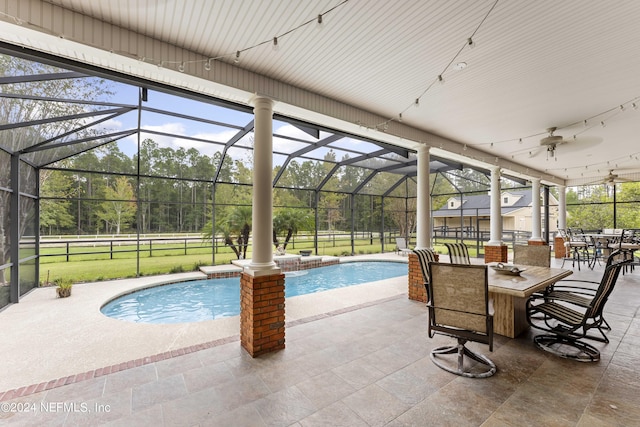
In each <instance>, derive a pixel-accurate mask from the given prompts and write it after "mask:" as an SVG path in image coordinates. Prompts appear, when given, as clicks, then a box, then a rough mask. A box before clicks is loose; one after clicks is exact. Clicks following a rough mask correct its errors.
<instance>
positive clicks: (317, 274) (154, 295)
mask: <svg viewBox="0 0 640 427" xmlns="http://www.w3.org/2000/svg"><path fill="white" fill-rule="evenodd" d="M406 274H407V264H406V263H399V262H383V261H375V262H349V263H343V264H337V265H331V266H327V267H319V268H314V269H310V270H301V271H292V272H287V273H285V276H286V279H285V297H287V298H288V297H294V296H297V295H304V294H310V293H314V292H322V291H326V290H329V289H335V288H342V287H345V286H353V285H358V284H362V283H367V282H373V281H376V280H382V279H389V278H392V277H398V276H404V275H406ZM100 311H102V313H103V314H105V315H106V316H109V317H113V318H116V319H121V320H127V321H131V322H139V323H184V322H200V321H204V320H212V319H220V318H223V317H230V316H237V315H239V314H240V278H238V277H232V278H228V279H207V280H193V281H190V282H181V283H173V284H170V285H162V286H155V287H152V288H146V289H142V290H139V291H136V292H132V293H130V294H127V295H123V296H121V297H118V298H116V299H114V300H112V301H109V302H108V303H107V304H105V305H104V306H103V307H102V308H101V310H100Z"/></svg>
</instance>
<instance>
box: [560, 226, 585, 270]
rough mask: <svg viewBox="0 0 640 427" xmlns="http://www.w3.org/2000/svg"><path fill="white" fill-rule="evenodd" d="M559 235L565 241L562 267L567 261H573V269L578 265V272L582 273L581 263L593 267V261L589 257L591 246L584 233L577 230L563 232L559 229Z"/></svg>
mask: <svg viewBox="0 0 640 427" xmlns="http://www.w3.org/2000/svg"><path fill="white" fill-rule="evenodd" d="M558 233H559V234H560V237H562V240H563V241H564V247H565V256H564V257H563V258H562V267H563V268H564V263H565V261H566V260H568V259H571V261H572V263H571V267H572V268H573V267H575V266H576V262H577V263H578V271H580V263H581V262H586V263H587V265H588V266H590V265H591V259H590V257H589V244H588V242H587V239H586V237H585V236H584V234H583V233H580V232H578V231H576V230H571V229H568V230H563V229H558Z"/></svg>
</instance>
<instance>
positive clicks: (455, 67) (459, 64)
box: [453, 62, 467, 71]
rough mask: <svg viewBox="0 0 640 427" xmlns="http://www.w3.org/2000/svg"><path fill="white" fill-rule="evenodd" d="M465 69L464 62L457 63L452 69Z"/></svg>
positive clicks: (465, 64)
mask: <svg viewBox="0 0 640 427" xmlns="http://www.w3.org/2000/svg"><path fill="white" fill-rule="evenodd" d="M465 68H467V63H466V62H458V63H457V64H456V65H454V66H453V69H454V70H458V71H460V70H463V69H465Z"/></svg>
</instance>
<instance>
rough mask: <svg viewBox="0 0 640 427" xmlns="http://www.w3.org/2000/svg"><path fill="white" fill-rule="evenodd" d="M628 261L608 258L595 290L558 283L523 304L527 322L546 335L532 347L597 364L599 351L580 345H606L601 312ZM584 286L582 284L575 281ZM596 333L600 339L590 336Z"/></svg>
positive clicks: (535, 340)
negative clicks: (592, 341)
mask: <svg viewBox="0 0 640 427" xmlns="http://www.w3.org/2000/svg"><path fill="white" fill-rule="evenodd" d="M629 262H630V261H629V260H619V258H618V254H617V253H613V254H611V256H610V261H609V262H608V264H609V265H607V266H606V267H605V270H604V273H603V275H602V279H601V281H600V283H599V285H598V287H597V289H595V290H594V289H590V288H586V287H575V286H573V287H570V286H565V285H563V284H562V282H571V281H570V280H566V281H561V282H558V283H557V284H556V285H555V286H554V287H553V288H552V290H551V291H550V292H548V293H543V294H533V295H532V296H531V297H529V299H528V300H527V303H526V316H527V322H528V323H529V324H530V325H531V326H532V327H533V328H536V329H540V330H543V331H545V332H547V334H543V335H538V336H536V337H535V338H534V342H535V344H536V346H537V347H538V348H540V349H542V350H544V351H547V352H550V353H552V354H555V355H557V356H560V357H564V358H568V359H575V360H579V361H582V362H594V361H598V360H600V351H599V350H598V349H597V348H596V347H594V346H593V345H591V344H589V343H587V342H585V341H583V339H585V338H586V339H591V340H595V341H599V342H604V343H608V342H609V339H608V338H607V336H606V335H605V333H604V331H603V329H605V328H607V327H608V325H607V323H606V321H605V320H604V317H603V309H604V306H605V304H606V302H607V299H608V298H609V295H610V294H611V292H612V291H613V288H614V286H615V284H616V281H617V279H618V276H619V275H620V271H621V269H622V268H623V266H624V265H625V264H627V263H629ZM578 282H581V283H588V282H585V281H578ZM592 329H595V330H597V331H598V332H599V333H600V335H593V334H591V333H590V332H591V330H592Z"/></svg>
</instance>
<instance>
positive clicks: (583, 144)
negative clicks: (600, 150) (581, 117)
mask: <svg viewBox="0 0 640 427" xmlns="http://www.w3.org/2000/svg"><path fill="white" fill-rule="evenodd" d="M557 129H558V128H557V127H555V126H554V127H550V128H547V132H549V136H545V137H544V138H542V139H541V140H540V145H539V147H538V149H537V150H533V151H529V157H535V156H537V155H538V154H540V153H541V152H543V151H546V152H547V159H549V158H554V157H555V156H556V149H557V147H558V146H559V145H563V144H566V143H568V142H572V143H574V144H571V145H573V146H575V148H583V149H584V148H587V147H590V146H594V145H596V144H598V143H600V142H602V138H597V137H582V136H581V137H580V138H576V136H575V135H574V136H573V137H571V138H569V139H565V138H564V137H563V136H562V135H554V132H555V131H556V130H557ZM576 142H577V144H575V143H576ZM563 151H570V150H566V149H563ZM556 160H557V159H556Z"/></svg>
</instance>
